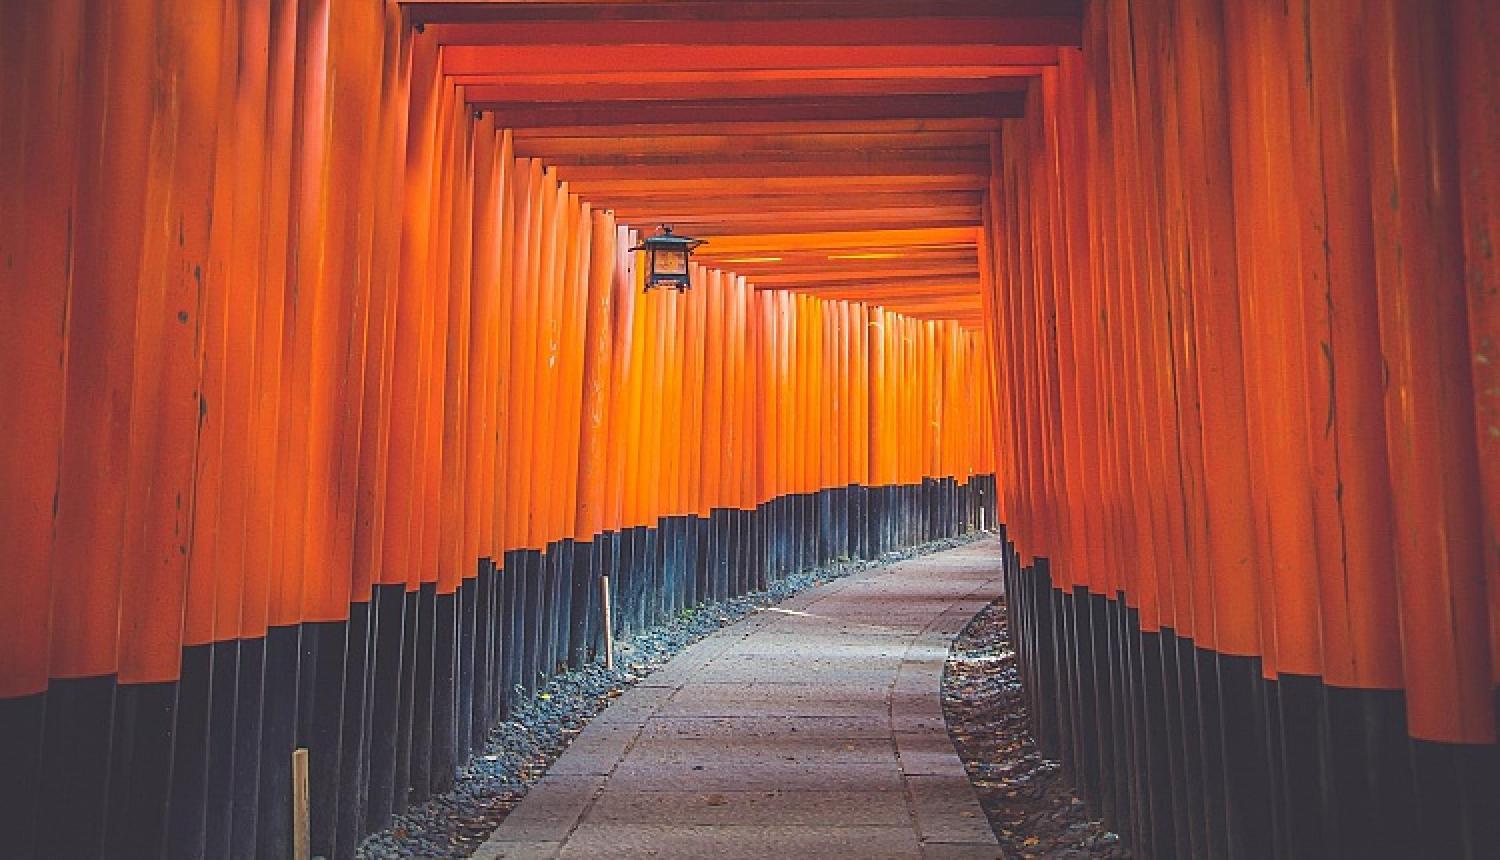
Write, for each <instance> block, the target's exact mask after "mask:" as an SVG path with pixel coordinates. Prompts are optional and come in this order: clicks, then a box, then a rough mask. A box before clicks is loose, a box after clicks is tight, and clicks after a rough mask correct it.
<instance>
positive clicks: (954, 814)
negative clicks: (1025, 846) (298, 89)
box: [474, 540, 1001, 860]
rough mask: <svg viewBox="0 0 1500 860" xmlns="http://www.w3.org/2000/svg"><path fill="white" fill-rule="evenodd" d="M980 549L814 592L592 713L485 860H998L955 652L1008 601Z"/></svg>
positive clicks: (990, 557) (710, 642) (701, 646)
mask: <svg viewBox="0 0 1500 860" xmlns="http://www.w3.org/2000/svg"><path fill="white" fill-rule="evenodd" d="M999 559H1000V546H999V543H998V541H995V540H984V541H977V542H975V543H971V544H967V545H965V546H962V547H958V548H956V549H952V550H948V551H946V552H941V553H935V554H933V555H929V556H924V557H922V558H917V559H912V560H909V561H904V562H901V563H899V564H894V565H891V566H889V567H880V568H872V569H869V570H866V571H862V572H860V573H858V574H855V575H853V576H850V577H847V578H845V579H840V580H837V581H835V582H832V583H829V584H827V585H823V586H820V587H818V588H814V589H810V590H808V591H805V592H803V593H802V594H799V595H797V596H796V597H793V598H792V599H790V600H787V601H785V602H783V603H781V604H779V605H777V606H775V607H771V608H769V609H766V610H763V611H761V612H758V613H756V614H755V615H753V616H751V617H749V618H747V619H745V620H744V621H741V622H740V623H738V624H735V625H732V626H730V627H726V628H724V629H723V630H721V631H719V632H717V633H715V634H713V635H712V636H709V637H707V638H705V639H703V640H701V641H699V642H697V643H695V644H693V645H692V646H690V647H688V648H686V649H684V650H683V651H682V652H681V653H680V654H678V655H677V656H676V657H675V658H673V659H672V660H671V662H669V663H668V664H667V665H666V666H664V667H662V668H661V669H660V670H659V671H657V672H655V673H653V674H652V675H651V676H650V677H648V678H646V679H645V680H643V681H642V682H641V683H640V684H638V685H637V686H635V687H632V688H631V689H629V690H627V691H626V692H625V693H623V694H622V695H621V696H620V697H619V698H618V699H616V700H615V702H613V703H612V704H611V705H610V706H609V707H608V708H606V709H605V710H604V712H603V713H601V714H600V715H599V716H597V717H595V718H594V719H593V720H592V721H591V722H590V723H589V724H588V726H587V727H586V728H584V730H583V731H582V732H581V733H580V734H579V736H578V737H577V738H576V739H575V740H574V741H573V743H572V744H571V745H570V746H569V747H568V749H567V750H566V751H565V752H564V753H563V754H562V756H561V757H559V758H558V760H557V762H556V763H554V764H553V766H552V767H551V769H550V770H549V771H548V772H547V775H546V776H544V777H543V778H542V779H541V780H540V781H539V782H537V784H536V785H535V786H533V787H532V789H531V791H530V792H528V793H527V795H526V798H525V800H523V801H522V802H521V804H520V806H518V807H516V809H515V810H514V811H512V812H511V814H510V816H509V817H507V818H506V819H505V822H504V823H503V824H502V825H501V826H500V828H499V829H498V830H496V831H495V833H494V835H493V836H491V837H490V839H489V841H488V842H486V843H485V844H484V845H483V846H481V847H480V849H479V851H478V852H476V853H475V855H474V857H475V858H476V860H541V858H547V860H552V858H557V860H571V858H588V857H610V858H656V860H663V858H665V860H673V858H682V859H683V860H687V858H712V860H741V858H764V857H771V858H777V860H800V858H822V857H831V858H840V860H880V858H892V860H896V858H900V860H996V858H1000V857H1001V854H1000V848H999V846H998V845H997V844H996V842H995V837H994V834H993V833H992V832H991V831H990V827H989V823H988V822H987V821H986V819H985V816H984V812H983V811H982V810H981V809H980V807H979V803H978V801H977V800H976V799H975V796H974V791H973V789H972V787H971V786H970V785H969V780H968V776H967V775H966V774H965V772H964V768H963V763H962V762H961V761H960V760H959V758H958V754H957V753H956V752H955V751H954V749H953V744H952V742H951V741H950V740H949V738H948V731H947V725H946V724H945V722H944V720H943V708H942V699H941V696H940V685H941V678H942V671H943V665H944V661H945V660H946V658H947V654H948V645H949V642H950V641H951V640H952V639H953V637H954V636H955V635H956V634H957V633H958V631H960V630H961V629H963V626H964V625H965V624H966V623H967V622H968V620H969V619H970V618H971V617H972V616H973V615H974V614H975V613H976V612H978V611H979V610H980V609H981V608H983V607H984V606H985V605H986V604H987V603H989V602H990V601H991V600H993V599H994V598H995V597H996V596H997V595H998V594H999V593H1000V588H1001V580H1000V566H999Z"/></svg>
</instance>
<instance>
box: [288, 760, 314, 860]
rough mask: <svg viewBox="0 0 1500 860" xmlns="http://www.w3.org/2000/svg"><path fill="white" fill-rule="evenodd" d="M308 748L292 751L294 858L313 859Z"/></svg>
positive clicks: (301, 859)
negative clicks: (308, 783)
mask: <svg viewBox="0 0 1500 860" xmlns="http://www.w3.org/2000/svg"><path fill="white" fill-rule="evenodd" d="M308 803H309V801H308V791H307V748H306V747H298V748H297V749H295V750H293V751H292V860H311V857H312V830H311V825H310V824H309V822H308V818H309V814H310V813H309V809H308Z"/></svg>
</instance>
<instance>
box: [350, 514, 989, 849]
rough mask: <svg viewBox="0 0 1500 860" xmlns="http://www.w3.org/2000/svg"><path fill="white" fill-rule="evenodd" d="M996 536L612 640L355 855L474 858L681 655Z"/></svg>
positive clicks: (780, 590) (698, 612) (967, 538)
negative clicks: (806, 595) (851, 583)
mask: <svg viewBox="0 0 1500 860" xmlns="http://www.w3.org/2000/svg"><path fill="white" fill-rule="evenodd" d="M991 534H992V532H988V531H982V532H972V533H970V534H967V535H963V536H961V537H957V538H944V539H940V540H936V541H931V542H929V543H925V544H919V545H917V546H913V547H908V548H906V549H904V550H899V551H895V552H888V553H886V554H885V555H883V556H881V557H880V558H879V559H877V560H873V561H866V560H854V561H847V560H843V561H837V562H834V563H833V564H831V565H828V566H827V567H821V568H813V569H811V570H806V571H802V572H800V573H795V574H792V575H790V576H788V577H786V578H785V579H782V580H779V581H777V582H775V583H773V584H772V585H771V587H770V588H768V589H766V590H765V591H758V592H754V593H751V594H747V595H745V596H743V597H737V598H734V599H732V600H727V601H723V602H719V603H706V604H702V605H700V606H696V607H693V608H691V609H687V610H684V611H683V612H682V613H681V614H680V615H678V616H676V617H675V618H672V619H669V620H668V621H667V622H666V623H664V624H661V625H658V626H656V627H653V628H651V629H649V630H645V631H642V632H640V633H637V634H635V635H634V636H632V637H630V638H629V639H625V640H621V641H619V642H616V643H615V647H616V652H615V668H614V669H612V670H607V669H605V668H604V664H603V663H594V664H590V665H588V666H585V667H583V668H581V669H577V670H573V671H569V672H565V673H563V674H561V675H558V676H556V677H555V678H553V679H552V680H551V681H550V682H549V683H548V684H547V685H546V687H544V688H542V689H540V690H538V691H537V692H536V694H535V695H533V696H531V697H529V698H526V699H522V700H521V701H520V702H519V703H518V704H517V705H516V707H515V709H514V710H513V711H512V713H511V715H510V718H509V719H508V720H506V721H504V722H502V723H500V724H499V725H497V726H495V728H493V729H491V730H490V733H489V736H488V739H487V741H486V743H485V748H484V749H483V750H481V751H477V752H476V753H475V754H474V756H473V758H471V759H470V760H469V762H468V763H467V764H466V765H464V766H463V767H461V768H459V770H458V774H457V784H456V786H455V787H454V789H453V790H452V791H450V792H447V793H445V794H443V795H440V796H438V797H435V798H433V799H432V800H429V801H427V802H425V803H423V804H421V805H418V806H415V807H412V808H410V809H408V810H407V811H406V812H404V813H402V814H400V815H397V816H395V817H394V818H393V819H392V822H391V826H390V827H388V828H386V829H385V830H382V831H380V832H377V833H373V834H371V835H370V836H368V837H366V838H365V839H364V841H363V842H361V843H360V845H359V848H358V850H357V851H356V852H355V857H356V858H358V860H393V858H417V857H420V858H429V860H450V858H452V860H457V858H465V857H469V856H470V855H472V854H473V853H474V851H475V850H476V849H478V847H479V846H480V845H482V844H484V842H485V840H486V839H488V838H489V835H490V833H491V832H493V831H494V829H495V828H496V827H498V826H500V823H501V822H502V821H504V820H505V817H506V815H508V814H509V813H510V811H511V810H512V809H513V808H515V806H516V805H517V804H519V803H520V802H521V798H522V797H524V796H525V795H526V790H527V789H528V788H529V787H530V786H531V785H532V784H534V783H535V782H536V781H537V780H539V779H541V778H542V775H543V774H545V773H546V772H547V768H548V767H550V766H551V764H552V762H554V761H556V760H557V757H558V756H559V755H561V754H562V751H563V750H564V749H566V748H567V746H568V744H569V743H571V742H572V740H573V738H574V737H576V736H577V735H578V733H579V732H580V731H582V730H583V727H584V726H585V725H586V724H587V723H588V721H589V720H590V719H591V718H592V717H593V716H594V715H595V714H598V713H599V712H600V711H602V710H604V708H605V707H607V706H608V705H609V703H610V701H611V700H612V699H614V698H615V697H617V696H619V695H620V693H621V692H622V691H624V690H625V689H627V688H629V687H631V686H633V685H634V684H636V683H638V682H639V681H641V680H642V679H643V678H645V677H646V676H647V675H650V674H651V673H652V672H654V671H656V670H657V669H659V668H661V667H662V666H663V665H665V664H666V663H667V661H668V660H670V659H672V657H673V656H674V655H675V654H677V652H679V651H681V650H682V649H683V648H685V647H687V646H688V645H691V644H692V643H694V642H696V641H698V640H699V639H702V638H703V637H705V636H707V635H709V634H710V633H713V632H714V631H716V630H719V629H720V628H722V627H726V626H728V625H730V624H733V623H735V622H736V621H739V620H741V619H743V618H745V617H747V616H749V615H751V614H753V613H755V612H758V611H760V610H762V609H764V608H766V607H770V606H774V605H775V604H777V603H780V602H781V601H783V600H786V599H787V598H789V597H791V596H793V595H795V594H798V593H799V592H802V591H805V590H807V589H809V588H812V587H813V586H816V585H821V584H823V583H825V582H829V581H832V580H835V579H839V578H841V577H844V576H848V575H849V574H851V573H857V572H859V571H862V570H868V569H869V568H872V567H884V566H887V565H891V564H895V563H897V562H901V561H905V560H907V559H910V558H915V557H917V556H921V555H928V554H930V553H934V552H942V551H943V550H947V549H952V548H954V547H958V546H962V545H964V544H967V543H971V542H973V541H976V540H982V539H984V538H986V537H989V536H990V535H991Z"/></svg>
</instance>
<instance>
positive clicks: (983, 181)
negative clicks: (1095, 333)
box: [573, 175, 988, 206]
mask: <svg viewBox="0 0 1500 860" xmlns="http://www.w3.org/2000/svg"><path fill="white" fill-rule="evenodd" d="M987 185H988V179H987V178H986V177H975V176H968V175H922V176H917V175H910V176H821V177H774V176H773V177H766V178H746V177H742V178H725V177H721V178H716V179H680V178H671V177H665V178H662V177H652V178H639V177H630V178H624V179H598V180H590V181H587V182H574V183H573V190H574V191H577V192H578V193H579V194H581V195H585V196H589V199H590V202H593V203H595V204H596V205H600V206H607V205H608V204H609V201H610V199H611V195H613V194H617V193H618V194H620V195H621V196H622V197H630V198H633V199H636V200H649V199H652V195H653V194H656V193H659V194H661V195H662V196H663V198H677V199H680V198H681V197H682V196H683V195H686V194H723V195H726V196H739V195H743V194H746V193H749V192H755V191H761V192H785V191H804V192H807V193H814V194H817V193H821V194H856V193H862V192H867V191H907V192H912V191H983V190H984V189H985V188H986V186H987Z"/></svg>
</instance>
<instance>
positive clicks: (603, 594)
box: [599, 576, 615, 669]
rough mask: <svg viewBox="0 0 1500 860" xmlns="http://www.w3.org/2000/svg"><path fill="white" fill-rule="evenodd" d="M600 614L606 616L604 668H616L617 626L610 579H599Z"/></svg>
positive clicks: (602, 577) (604, 621) (605, 577)
mask: <svg viewBox="0 0 1500 860" xmlns="http://www.w3.org/2000/svg"><path fill="white" fill-rule="evenodd" d="M599 612H600V614H602V615H603V616H604V620H603V624H604V668H606V669H613V668H614V667H615V626H614V624H613V623H611V621H610V618H611V617H612V614H611V612H610V609H609V577H607V576H601V577H599Z"/></svg>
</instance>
